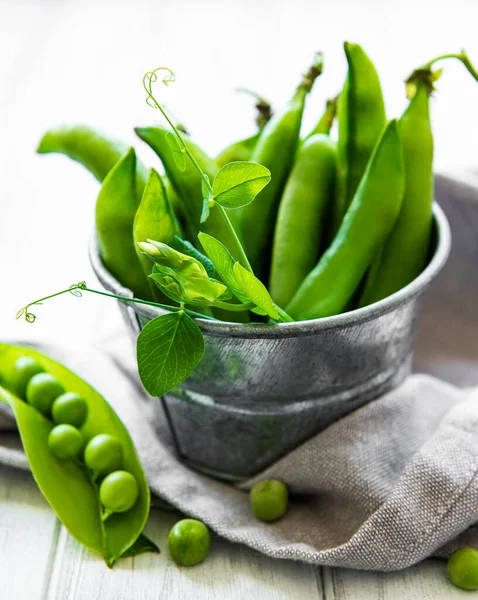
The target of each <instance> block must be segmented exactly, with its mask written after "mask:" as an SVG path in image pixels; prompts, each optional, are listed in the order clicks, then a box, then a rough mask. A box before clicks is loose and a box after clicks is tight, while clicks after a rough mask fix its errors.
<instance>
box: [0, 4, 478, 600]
mask: <svg viewBox="0 0 478 600" xmlns="http://www.w3.org/2000/svg"><path fill="white" fill-rule="evenodd" d="M453 6H454V10H453V11H450V10H449V5H448V3H437V2H436V0H435V1H430V2H428V1H423V2H420V3H418V2H416V1H412V0H403V1H402V2H400V10H399V11H396V0H383V1H381V2H376V1H375V0H367V1H364V2H359V3H357V2H349V1H345V0H344V2H337V0H322V1H320V2H319V1H317V2H310V1H309V0H296V1H295V2H288V1H286V0H261V1H257V0H256V1H254V2H252V1H251V2H247V1H244V0H243V1H240V2H239V1H237V0H236V1H232V0H221V1H219V0H202V1H201V2H191V1H188V0H134V1H131V2H128V1H126V0H116V1H113V0H81V1H80V0H0V52H1V56H2V59H1V60H0V108H1V110H0V180H1V182H2V183H1V186H0V276H1V280H2V290H4V289H6V290H8V294H6V293H2V294H1V295H0V331H1V332H2V333H1V336H2V338H4V337H17V338H23V339H30V340H31V339H35V338H36V339H41V340H42V341H43V342H47V341H50V342H53V343H54V342H61V343H62V344H64V345H67V344H68V343H71V344H75V345H90V344H92V343H95V341H96V340H97V339H98V336H100V335H105V336H106V335H108V332H111V331H114V328H115V327H116V326H117V324H118V323H119V320H118V319H117V314H116V308H115V307H114V305H113V304H111V303H108V302H106V303H105V301H104V300H102V299H98V298H96V297H90V298H86V297H85V298H84V299H83V300H81V302H79V304H76V305H74V304H75V302H78V301H76V300H74V299H72V298H64V299H62V300H58V301H56V302H55V301H53V304H48V305H45V307H41V308H39V309H38V315H39V320H38V321H37V323H36V325H35V326H34V328H32V327H31V326H30V325H26V324H24V323H16V322H15V321H14V319H13V315H14V314H15V312H16V310H17V309H18V308H19V307H20V306H22V305H23V304H25V303H26V302H27V301H29V300H33V299H34V298H37V297H39V296H41V295H43V294H48V293H51V292H53V291H56V290H57V289H62V288H64V287H67V286H68V285H70V284H72V283H74V282H76V281H80V280H82V279H85V278H86V279H87V280H89V279H91V278H92V275H91V271H90V269H89V266H88V261H87V255H86V238H87V236H88V233H89V231H90V230H91V227H92V221H93V207H94V201H95V197H96V194H97V190H98V187H97V185H96V183H95V182H94V181H93V180H92V178H91V177H89V176H88V175H87V174H85V173H82V172H81V170H80V168H79V167H77V166H76V165H73V164H70V163H68V162H67V161H66V160H65V159H63V158H62V157H57V156H55V157H53V156H52V157H48V158H45V157H44V158H40V157H37V156H36V155H35V153H34V149H35V146H36V144H37V142H38V140H39V137H40V135H41V133H42V132H43V131H44V130H45V129H46V128H47V127H49V126H50V125H52V124H56V123H58V122H69V121H70V122H75V121H80V122H86V123H89V124H92V125H94V126H99V127H102V128H104V129H105V130H107V131H110V132H112V133H116V135H118V136H119V137H123V138H124V139H127V140H129V141H130V142H134V137H133V134H132V127H133V126H134V125H135V124H144V123H148V122H151V121H154V120H155V118H156V115H155V114H154V113H152V111H151V110H150V109H148V108H147V107H146V106H145V104H144V96H143V93H142V89H141V77H142V73H143V72H144V71H146V70H149V69H151V68H153V67H156V66H157V65H158V64H162V63H166V64H168V65H170V66H172V67H173V68H174V69H175V70H176V72H177V74H178V82H180V83H178V84H177V86H176V88H175V89H174V90H173V89H171V91H168V94H169V95H168V100H167V102H168V104H169V105H172V106H173V107H174V112H175V113H176V114H177V115H178V117H179V118H180V119H182V120H184V121H185V122H186V124H187V125H188V126H189V127H190V129H191V130H192V132H193V133H194V135H195V137H197V138H198V139H199V141H200V142H201V143H203V144H204V146H205V147H206V149H207V150H209V151H210V152H216V151H217V150H219V149H220V147H221V146H222V145H225V144H227V143H229V142H230V141H232V139H234V138H237V137H242V136H244V135H245V134H246V133H250V132H252V129H253V125H252V109H249V110H247V102H245V100H244V98H240V97H236V96H235V95H234V93H233V92H232V90H233V89H234V88H235V87H237V86H238V85H245V86H248V87H251V88H254V89H257V90H258V91H259V92H261V93H263V94H264V95H265V96H267V97H270V98H271V99H272V100H273V101H274V102H275V104H276V106H278V105H279V104H280V103H281V102H283V101H284V100H285V99H286V98H287V96H288V95H289V93H290V88H291V86H292V85H293V83H294V82H295V80H296V78H297V72H298V70H299V71H300V70H301V69H302V70H303V68H304V66H305V62H306V61H307V60H308V58H309V56H310V55H311V53H312V52H313V51H314V50H316V49H318V48H321V49H324V50H325V51H326V56H327V61H328V62H327V66H326V73H327V78H324V80H323V82H321V84H320V85H318V86H317V91H314V94H313V97H312V98H311V102H310V103H309V104H310V105H311V106H313V107H315V108H313V109H312V110H311V111H310V112H309V113H308V115H307V117H306V118H307V125H310V124H312V123H313V121H314V120H315V119H316V117H317V115H318V114H319V112H320V109H321V107H322V105H323V101H324V100H325V98H326V97H330V96H332V95H335V93H336V92H337V89H338V88H339V86H340V85H341V83H342V80H343V76H344V68H345V67H344V60H343V56H342V52H341V49H340V46H341V42H342V40H343V39H345V38H348V39H351V40H353V41H358V42H362V43H364V44H365V46H366V48H367V50H369V52H370V54H371V55H372V56H373V57H374V59H375V60H376V62H377V65H378V67H379V70H380V73H381V74H382V75H383V85H384V90H385V96H386V99H387V101H388V104H389V108H390V113H391V114H397V113H399V112H400V110H401V109H402V108H403V103H404V100H403V86H402V79H403V78H404V77H405V76H406V75H407V74H408V72H409V71H410V69H411V68H413V67H415V66H416V65H417V62H419V61H425V60H426V59H429V58H430V57H431V56H433V55H435V54H439V53H441V52H443V51H455V50H457V49H459V48H461V47H462V46H465V47H466V48H467V49H468V51H469V53H470V55H471V56H472V57H474V58H475V61H476V60H478V38H477V37H476V16H477V12H478V11H477V5H476V3H473V2H470V1H469V0H455V1H454V2H453ZM392 11H393V12H392ZM390 15H393V18H390ZM444 32H446V33H444ZM404 34H405V35H406V43H404V41H403V39H404V38H403V36H404ZM446 77H447V80H446V84H445V81H444V82H443V85H440V88H441V89H440V93H439V96H438V97H437V101H436V103H435V107H434V108H435V110H434V121H435V129H436V133H437V164H438V166H439V167H440V168H445V169H446V168H448V167H450V166H453V167H459V166H464V167H467V166H470V165H472V163H473V161H474V160H476V155H477V154H478V137H477V136H476V135H470V131H471V130H476V128H477V125H478V121H477V119H478V117H477V113H476V110H475V108H476V105H477V104H478V88H477V86H475V85H474V84H473V83H472V82H471V81H470V80H469V79H467V78H466V77H465V76H464V75H463V74H462V73H461V71H460V68H459V67H458V66H453V67H451V66H450V68H447V72H446ZM458 106H459V110H457V107H458ZM231 114H232V115H233V118H231ZM450 115H452V123H451V124H450ZM136 145H137V147H138V148H140V150H139V153H140V156H141V157H142V158H144V159H145V161H146V162H147V163H148V164H151V165H156V164H157V163H155V162H154V158H153V155H152V153H150V152H149V151H148V149H147V148H145V147H141V146H140V145H139V144H136ZM59 249H61V251H59ZM71 314H73V315H74V318H71ZM176 518H178V516H177V515H175V514H171V513H168V512H165V511H161V510H157V509H155V510H153V511H152V513H151V517H150V520H149V523H148V527H147V533H148V535H150V536H151V537H152V538H153V539H155V541H157V542H158V543H159V544H160V546H161V548H162V553H161V554H160V555H159V556H156V555H149V554H148V555H143V556H140V557H137V558H134V559H129V560H127V561H124V562H123V563H122V564H120V565H118V566H117V567H116V568H115V569H114V570H113V571H109V570H108V569H107V568H106V567H105V566H104V564H103V562H102V561H101V560H100V559H98V558H97V557H96V556H93V555H92V554H91V553H89V552H87V551H85V550H84V549H82V548H81V547H80V546H79V545H78V544H77V543H76V542H75V541H74V540H72V539H71V538H70V537H69V536H68V534H67V533H66V532H65V530H64V529H63V528H61V527H60V524H59V523H58V521H57V520H56V519H55V516H54V514H53V512H52V511H51V510H50V508H49V507H48V505H47V503H46V502H45V501H44V500H43V498H42V497H41V495H40V493H39V491H38V489H37V488H36V485H35V484H34V482H33V480H32V479H31V477H30V475H29V474H27V473H23V472H20V471H15V470H13V469H9V468H5V467H0V599H1V600H54V599H55V600H85V599H88V600H95V599H98V600H99V599H101V600H159V599H167V600H183V599H189V598H194V600H210V599H211V600H212V599H220V600H236V599H247V600H250V599H251V598H254V599H255V598H257V600H276V599H280V600H285V599H287V600H289V599H291V600H295V599H300V600H309V599H322V598H326V599H327V600H332V599H334V598H336V599H341V600H346V599H347V600H348V599H355V600H362V599H363V600H375V599H377V600H378V599H380V600H391V599H394V600H428V599H430V600H431V599H433V600H445V599H447V600H450V599H454V598H462V597H463V598H465V597H466V598H471V597H477V594H474V593H466V592H461V591H459V590H457V589H455V588H453V587H452V586H451V585H450V584H448V582H447V581H446V577H445V563H443V562H439V561H429V562H427V563H425V564H423V565H420V566H417V567H414V568H413V569H409V570H407V571H405V572H402V573H397V574H392V575H383V574H374V573H358V572H352V571H346V570H342V569H335V570H331V569H314V568H312V567H310V566H307V565H302V564H297V563H290V562H283V561H272V560H270V559H268V558H265V557H263V556H260V555H258V554H256V553H253V552H251V551H249V550H247V549H246V548H243V547H240V546H235V545H232V544H229V543H227V542H225V541H223V540H220V539H217V538H215V539H214V540H213V548H212V552H211V556H210V557H209V558H208V560H207V561H206V562H205V563H204V564H202V565H199V566H197V567H194V568H190V569H181V568H178V567H176V566H175V565H174V564H173V563H172V561H171V559H170V558H169V557H168V552H167V544H166V538H167V533H168V531H169V528H170V526H171V524H172V523H173V521H174V520H175V519H176Z"/></svg>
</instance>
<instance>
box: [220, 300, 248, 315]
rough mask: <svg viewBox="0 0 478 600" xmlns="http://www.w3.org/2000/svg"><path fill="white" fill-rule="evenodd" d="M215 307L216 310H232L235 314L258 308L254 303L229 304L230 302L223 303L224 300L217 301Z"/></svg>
mask: <svg viewBox="0 0 478 600" xmlns="http://www.w3.org/2000/svg"><path fill="white" fill-rule="evenodd" d="M214 306H215V307H216V308H223V309H224V310H231V311H234V312H239V311H241V310H251V309H253V308H255V307H256V305H255V304H254V303H253V302H248V303H247V304H229V303H228V302H223V301H222V300H216V301H215V302H214Z"/></svg>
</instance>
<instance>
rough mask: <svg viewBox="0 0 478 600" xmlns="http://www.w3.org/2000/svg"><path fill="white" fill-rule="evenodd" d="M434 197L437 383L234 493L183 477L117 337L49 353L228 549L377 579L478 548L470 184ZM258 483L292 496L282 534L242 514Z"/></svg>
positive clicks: (428, 350)
mask: <svg viewBox="0 0 478 600" xmlns="http://www.w3.org/2000/svg"><path fill="white" fill-rule="evenodd" d="M437 197H438V199H439V201H440V203H441V204H442V206H443V207H444V208H445V212H446V213H447V215H448V218H449V220H450V223H451V228H452V233H453V234H454V242H453V249H452V253H451V256H450V259H449V261H448V265H447V266H446V268H445V269H444V271H443V273H442V275H441V276H440V277H439V278H438V280H437V281H436V282H435V284H434V285H433V286H432V289H431V290H430V291H429V292H428V294H427V297H426V298H425V303H424V311H423V314H422V315H421V318H420V320H419V323H418V337H417V344H416V352H415V355H416V356H415V370H420V371H426V372H428V373H431V374H433V375H435V376H438V377H440V379H438V378H435V377H432V376H430V375H412V376H410V377H409V378H408V379H407V380H406V381H405V383H404V384H403V385H402V386H400V387H399V388H397V389H396V390H394V391H392V392H390V393H389V394H387V395H386V396H384V397H382V398H380V399H378V400H374V401H373V402H371V403H370V404H368V405H366V406H364V407H362V408H360V409H358V410H356V411H355V412H353V413H351V414H349V415H348V416H346V417H344V418H343V419H341V420H340V421H338V422H336V423H334V424H333V425H331V426H330V427H329V428H327V429H326V430H325V431H322V432H321V433H319V434H318V435H316V436H315V437H313V438H311V439H309V440H308V441H307V442H305V443H304V444H302V445H301V446H299V447H298V448H296V449H295V450H293V451H292V452H290V453H289V454H288V455H287V456H284V457H283V458H282V459H281V460H279V461H277V462H276V463H275V464H273V465H272V466H270V467H269V468H268V469H266V470H265V471H264V472H262V473H260V474H258V475H257V476H256V477H254V478H253V479H251V480H250V481H247V482H245V483H242V484H241V485H240V486H233V485H230V484H226V483H222V482H219V481H216V480H214V479H211V478H208V477H206V476H204V475H201V474H199V473H196V472H195V471H192V470H190V469H188V468H187V467H186V466H184V465H183V464H182V463H181V461H180V460H179V458H178V457H177V456H176V454H175V450H174V445H173V443H172V441H171V438H170V434H169V430H168V428H167V425H166V421H165V419H163V418H161V414H160V413H159V411H156V410H154V406H155V405H157V403H158V401H157V400H154V399H151V398H149V397H147V395H146V394H145V392H144V391H143V388H142V387H141V384H140V383H139V380H138V378H137V374H136V367H135V359H134V356H133V352H132V345H131V344H130V341H129V339H128V338H127V336H126V333H125V332H124V330H123V329H122V328H121V327H119V328H118V332H119V333H118V334H116V333H114V335H113V336H112V337H111V338H110V340H109V342H105V341H103V343H101V344H97V347H96V348H88V349H87V350H86V351H78V350H77V351H69V350H67V349H59V348H48V347H43V350H44V351H45V352H47V353H48V354H50V355H51V356H53V357H54V358H57V359H59V360H60V361H61V362H64V363H65V364H66V365H67V366H68V367H70V368H71V369H72V370H73V371H75V372H77V373H78V374H79V375H81V376H82V377H84V378H85V379H86V380H87V381H88V382H90V383H91V384H92V385H93V386H94V387H96V388H97V389H98V390H99V391H100V392H101V393H103V395H104V396H105V397H106V398H107V400H108V401H109V402H110V403H111V404H112V406H113V407H114V408H115V410H116V411H117V412H118V414H119V416H120V418H121V419H122V420H123V421H124V423H125V424H126V426H127V427H128V429H129V431H130V432H131V435H132V437H133V440H134V442H135V444H136V447H137V449H138V452H139V455H140V458H141V460H142V463H143V465H144V468H145V471H146V473H147V476H148V480H149V483H150V485H151V489H152V490H153V492H155V493H156V494H158V495H159V496H160V497H161V498H163V499H164V500H166V501H168V502H170V503H171V504H173V505H174V506H176V507H177V508H179V509H180V510H182V511H183V512H184V513H186V514H188V515H192V516H194V517H197V518H199V519H201V520H203V521H204V522H205V523H207V524H208V525H209V526H210V527H211V528H212V529H213V530H214V531H215V532H216V533H217V534H219V535H222V536H224V537H225V538H227V539H229V540H231V541H233V542H240V543H243V544H246V545H248V546H250V547H251V548H254V549H256V550H258V551H260V552H263V553H264V554H267V555H269V556H272V557H276V558H290V559H295V560H304V561H307V562H310V563H314V564H321V565H331V566H345V567H353V568H358V569H374V570H382V571H391V570H395V569H402V568H404V567H407V566H409V565H412V564H414V563H416V562H419V561H420V560H422V559H424V558H426V557H428V556H431V555H435V556H447V555H448V554H449V553H450V552H452V551H453V550H454V549H456V548H458V547H460V546H463V545H468V546H470V545H471V546H475V547H477V548H478V527H476V523H477V521H478V477H477V472H478V388H476V386H477V385H478V344H477V342H476V340H477V339H478V313H477V310H476V307H477V305H478V277H477V273H476V257H477V256H478V236H477V235H476V231H478V192H477V187H476V186H475V180H473V184H468V183H466V182H464V181H462V182H456V181H454V180H452V179H449V178H445V177H440V178H438V180H437ZM441 379H446V380H447V381H448V383H447V382H445V381H442V380H441ZM452 384H456V385H460V386H462V387H461V388H459V387H455V385H452ZM463 386H468V388H465V389H463ZM1 407H2V405H1V403H0V412H2V414H3V420H2V414H0V431H1V430H2V429H3V433H0V462H3V463H5V464H10V465H12V466H15V467H23V468H27V467H28V465H27V462H26V460H25V457H24V455H23V454H22V452H21V449H20V446H19V444H18V438H17V437H16V436H15V435H14V434H12V427H14V423H13V421H12V419H11V416H10V415H9V414H8V413H6V411H5V409H3V411H2V410H1ZM158 414H159V416H158ZM264 478H275V479H280V480H282V481H284V482H285V483H286V484H287V485H288V487H289V489H290V491H291V494H292V495H291V502H290V507H289V510H288V511H287V513H286V515H285V516H284V518H283V519H281V520H280V521H278V522H277V523H272V524H265V523H262V522H260V521H258V520H257V519H256V518H255V517H254V515H253V514H252V513H251V511H250V509H249V501H248V500H249V499H248V494H247V493H246V490H247V489H249V488H250V487H251V486H252V485H253V484H254V483H255V482H256V481H259V480H261V479H264Z"/></svg>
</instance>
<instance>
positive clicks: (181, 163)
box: [165, 131, 186, 171]
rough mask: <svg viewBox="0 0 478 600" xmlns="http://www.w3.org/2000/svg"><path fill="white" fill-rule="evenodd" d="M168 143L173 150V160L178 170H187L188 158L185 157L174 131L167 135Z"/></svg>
mask: <svg viewBox="0 0 478 600" xmlns="http://www.w3.org/2000/svg"><path fill="white" fill-rule="evenodd" d="M165 139H166V143H167V144H168V146H169V147H170V148H171V150H172V152H173V159H174V162H175V163H176V166H177V168H178V169H179V170H180V171H185V170H186V157H185V156H184V152H183V151H182V149H181V146H180V145H179V142H178V139H177V137H176V136H175V135H174V133H172V131H168V133H167V134H166V138H165Z"/></svg>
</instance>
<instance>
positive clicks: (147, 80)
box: [143, 67, 253, 273]
mask: <svg viewBox="0 0 478 600" xmlns="http://www.w3.org/2000/svg"><path fill="white" fill-rule="evenodd" d="M160 71H165V72H166V75H165V76H164V77H163V79H162V83H164V85H166V86H168V85H169V84H170V83H173V82H174V81H176V75H175V74H174V73H173V71H171V69H169V68H168V67H158V68H157V69H154V71H149V72H148V73H146V74H145V75H144V77H143V87H144V89H145V91H146V94H147V97H146V103H147V104H148V106H151V107H152V108H157V109H158V110H159V111H160V112H161V114H162V115H163V117H164V118H165V119H166V121H167V122H168V124H169V126H170V127H171V129H172V130H173V134H174V136H175V138H176V141H177V143H178V146H179V150H180V152H181V153H182V154H186V155H187V156H188V157H189V159H190V161H191V162H192V164H193V165H194V168H195V169H196V171H197V172H198V173H199V175H200V177H201V179H202V181H203V182H204V185H205V186H206V188H207V190H208V191H209V193H210V195H211V197H212V196H213V188H212V185H211V182H210V181H209V177H208V176H207V175H206V173H204V171H203V170H202V169H201V167H200V165H199V163H198V162H197V160H196V159H195V158H194V156H193V154H192V152H191V151H190V150H189V148H188V146H187V144H186V142H185V141H184V139H183V137H182V135H181V133H180V131H179V130H178V128H177V127H176V126H175V125H174V123H173V122H172V120H171V119H170V118H169V116H168V114H167V113H166V111H165V110H164V108H163V107H162V106H161V104H160V103H159V102H158V101H157V100H156V98H155V96H154V94H153V84H154V83H156V82H157V81H158V79H159V76H158V73H159V72H160ZM211 204H212V206H215V207H216V208H218V209H219V213H220V214H221V216H222V218H223V219H224V222H225V224H226V227H227V228H228V229H229V231H230V233H231V235H232V238H233V240H234V243H235V245H236V250H237V254H238V257H239V262H240V263H241V264H242V266H243V267H244V268H245V269H247V270H248V271H249V272H250V273H253V270H252V267H251V264H250V262H249V259H248V258H247V255H246V252H245V250H244V248H243V246H242V243H241V241H240V239H239V236H238V235H237V233H236V230H235V229H234V226H233V224H232V223H231V220H230V219H229V217H228V215H227V212H226V210H225V209H224V208H222V207H221V206H219V205H218V204H217V203H211Z"/></svg>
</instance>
